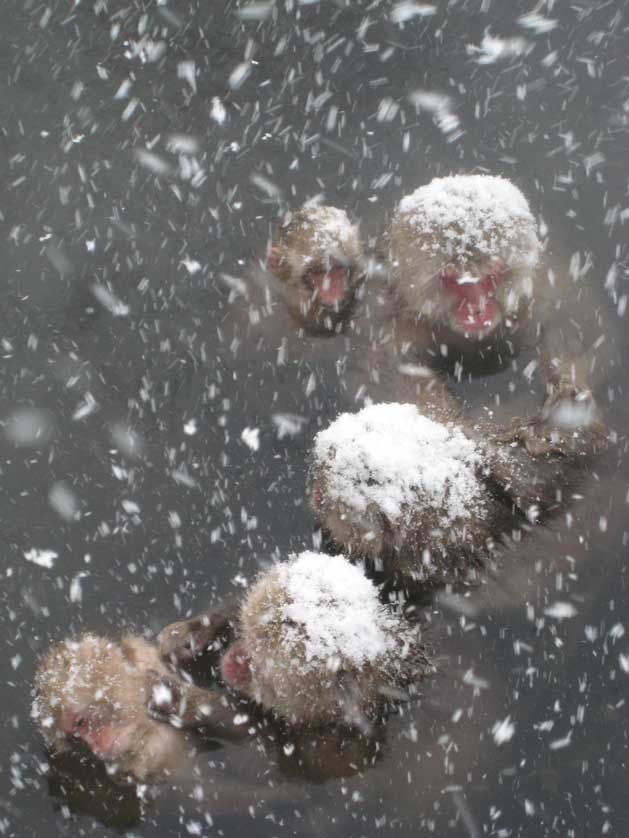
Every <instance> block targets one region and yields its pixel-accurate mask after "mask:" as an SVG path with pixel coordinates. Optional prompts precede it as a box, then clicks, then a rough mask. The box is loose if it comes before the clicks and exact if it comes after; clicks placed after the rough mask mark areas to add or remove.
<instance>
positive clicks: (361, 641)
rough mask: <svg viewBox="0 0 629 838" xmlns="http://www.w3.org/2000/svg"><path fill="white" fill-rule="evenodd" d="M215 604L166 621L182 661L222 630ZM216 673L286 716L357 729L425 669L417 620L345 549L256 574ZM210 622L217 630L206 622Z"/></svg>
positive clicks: (165, 640)
mask: <svg viewBox="0 0 629 838" xmlns="http://www.w3.org/2000/svg"><path fill="white" fill-rule="evenodd" d="M229 620H230V618H229V617H225V616H223V617H220V618H218V617H217V615H216V612H210V613H209V614H208V615H207V617H206V618H204V617H203V616H201V617H197V618H194V619H192V620H189V621H186V622H180V623H175V624H173V625H171V626H167V627H166V628H165V629H164V630H163V632H162V634H161V647H160V648H161V652H162V654H163V656H164V658H165V660H168V661H170V662H174V663H176V664H180V663H187V662H189V660H190V658H191V650H193V652H194V654H201V653H202V652H203V650H204V648H205V647H206V646H207V644H208V643H212V642H213V640H214V639H215V637H216V634H217V632H222V631H223V630H224V627H225V624H226V623H227V622H229ZM231 623H232V626H233V633H234V635H233V639H232V641H231V642H230V644H229V645H228V647H227V649H226V651H224V653H223V654H222V657H221V662H220V669H221V675H222V679H223V681H224V682H225V683H226V684H227V685H228V686H229V687H231V688H232V689H233V690H235V691H236V692H237V693H239V694H241V695H243V696H245V697H247V698H248V699H250V700H251V701H254V702H256V703H257V704H259V705H261V707H262V708H264V710H266V711H268V712H270V713H271V714H272V715H273V716H274V717H276V718H278V719H281V720H284V721H286V722H288V723H289V724H291V725H310V726H321V725H330V724H340V725H348V726H354V727H357V728H359V729H364V728H365V726H368V725H369V722H370V721H371V720H373V718H374V717H375V716H376V715H377V713H378V711H379V710H380V709H381V708H382V706H383V704H384V703H385V702H386V701H387V700H391V699H395V698H401V697H403V695H404V693H403V690H404V688H407V687H412V685H413V684H414V683H415V682H416V681H418V680H419V679H420V678H421V677H422V676H424V675H425V674H426V673H427V672H429V671H430V670H431V666H430V663H429V660H428V658H427V655H426V651H425V648H424V646H423V645H422V643H421V634H420V631H419V627H418V626H417V625H412V624H409V623H407V622H405V621H404V620H403V619H402V618H401V617H400V616H399V615H398V614H397V613H396V612H394V611H393V610H392V609H391V608H390V607H389V606H384V605H382V604H381V603H380V601H379V599H378V589H377V588H376V587H375V586H374V585H373V584H372V583H371V582H370V581H369V580H368V579H367V578H366V577H365V576H364V574H363V573H362V571H361V570H360V569H359V568H357V567H355V566H353V565H351V564H350V563H349V562H348V561H347V559H345V558H344V557H343V556H328V555H326V554H324V553H314V552H308V551H306V552H304V553H301V554H299V555H298V556H295V557H293V558H292V559H291V560H290V561H288V562H285V563H281V564H277V565H275V566H274V567H272V568H271V569H270V570H268V571H267V572H265V573H263V574H262V575H261V576H260V577H259V579H258V580H257V582H256V583H255V584H254V585H253V586H252V588H251V589H250V591H249V592H248V594H247V596H246V597H245V600H244V602H243V603H242V606H241V608H240V610H239V611H238V613H237V615H236V616H235V617H234V618H232V620H231ZM212 626H214V627H215V631H212Z"/></svg>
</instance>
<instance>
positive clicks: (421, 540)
mask: <svg viewBox="0 0 629 838" xmlns="http://www.w3.org/2000/svg"><path fill="white" fill-rule="evenodd" d="M348 423H349V426H348V427H349V430H343V428H344V426H346V425H348ZM413 423H414V424H413ZM422 423H423V424H422ZM415 425H417V427H416V428H415V427H414V426H415ZM365 434H371V436H366V437H365ZM407 437H408V439H407ZM605 444H606V433H605V431H604V429H602V428H601V427H599V426H595V427H592V428H587V429H579V430H574V431H565V430H564V431H562V430H560V429H558V428H554V427H552V426H550V425H547V424H545V423H543V422H542V421H541V420H539V419H537V420H532V421H531V422H518V423H515V424H514V427H513V428H512V429H509V430H508V431H506V432H498V431H496V430H495V429H494V428H493V427H489V426H487V424H485V425H482V426H481V425H474V424H473V423H471V422H469V421H464V420H462V419H460V418H459V419H458V420H456V421H455V422H452V421H451V420H450V419H449V418H448V417H447V416H446V417H441V418H439V417H438V414H437V413H435V412H433V414H432V418H429V417H424V416H421V415H420V414H419V413H417V410H416V407H415V406H413V405H401V404H398V405H395V404H385V405H374V406H372V407H371V408H366V409H364V410H363V411H361V412H359V413H358V414H354V415H347V416H341V417H339V418H338V419H337V420H336V421H335V422H334V423H333V424H332V425H331V426H330V428H329V429H328V430H327V431H324V432H321V433H320V434H318V436H317V438H316V441H315V448H314V453H313V459H314V464H313V477H312V493H311V496H312V501H313V507H314V511H315V514H316V515H317V517H318V519H319V521H320V522H321V525H322V527H323V529H324V531H325V532H326V533H327V534H328V536H329V537H330V538H331V539H332V541H333V542H334V543H335V544H336V545H337V546H338V547H339V548H340V549H342V550H344V551H345V552H349V553H350V554H351V555H352V556H355V557H357V558H362V559H367V560H368V561H369V563H370V564H371V565H372V566H374V567H375V568H376V569H377V570H381V571H385V573H386V574H387V575H388V576H390V577H393V578H394V579H396V580H397V581H398V582H401V583H402V584H410V585H413V586H414V585H425V584H435V583H436V584H441V583H443V582H453V581H456V580H460V581H465V580H466V579H468V578H469V577H470V574H473V573H474V571H475V570H476V569H479V568H482V567H483V566H484V565H485V564H486V563H487V562H488V561H489V560H490V558H491V557H492V556H493V555H494V553H495V551H496V550H497V549H498V548H499V547H500V545H501V543H502V542H504V541H506V540H509V539H515V540H518V539H519V538H520V535H521V533H522V531H523V530H526V529H527V528H531V527H533V526H534V525H535V524H537V523H538V522H539V521H540V520H542V519H543V518H544V517H546V516H548V515H550V514H552V513H553V512H555V511H556V510H557V509H559V508H560V507H561V505H562V501H563V499H564V498H565V492H566V490H567V489H569V488H570V487H572V486H574V485H575V483H576V482H577V481H578V480H579V478H580V476H581V474H582V472H583V471H584V470H585V468H586V467H587V466H589V465H591V464H592V462H593V461H594V460H595V459H596V458H597V457H598V456H599V455H600V454H601V453H602V451H603V450H604V448H605ZM444 446H447V447H444ZM389 450H391V454H390V456H388V455H387V452H388V451H389ZM448 452H450V453H448ZM395 499H397V500H396V502H395V503H393V505H392V500H395Z"/></svg>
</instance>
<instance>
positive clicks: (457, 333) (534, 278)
mask: <svg viewBox="0 0 629 838" xmlns="http://www.w3.org/2000/svg"><path fill="white" fill-rule="evenodd" d="M387 244H388V251H389V263H390V289H391V293H392V306H393V312H394V314H393V318H394V320H395V324H396V325H395V332H396V334H395V351H396V353H397V354H399V355H401V356H402V357H404V358H406V359H407V360H413V359H414V360H422V361H424V362H428V363H430V365H432V366H439V367H443V366H444V365H445V366H446V367H447V368H448V369H449V370H450V371H451V372H452V371H454V373H455V375H456V377H458V378H459V379H460V378H461V377H462V376H463V374H465V375H468V374H469V373H470V372H471V373H480V374H486V373H491V372H495V371H497V370H500V369H504V368H505V367H507V366H508V365H513V364H514V363H515V359H516V357H517V356H518V355H519V354H520V353H521V352H522V351H523V350H525V349H526V350H528V351H529V352H532V360H531V365H532V366H530V369H531V370H533V369H534V368H536V367H537V366H539V367H540V369H541V371H542V376H543V378H544V384H545V386H546V393H545V395H544V398H545V400H546V408H545V409H546V413H547V414H550V413H551V412H552V410H553V408H554V407H555V406H556V405H557V406H561V408H563V405H564V402H565V400H566V399H567V400H568V401H569V402H570V412H571V413H572V414H576V413H578V414H579V420H578V421H579V422H580V423H582V424H585V423H586V422H587V421H593V420H594V412H595V408H594V405H593V401H592V394H591V391H590V368H591V367H592V366H593V365H594V363H595V361H596V357H595V353H596V351H597V350H598V349H599V346H598V345H597V341H596V340H594V334H590V335H589V336H588V339H591V344H590V343H589V342H588V344H585V342H584V341H585V338H584V335H583V333H582V328H583V324H581V323H577V322H576V321H575V317H576V319H579V320H580V319H588V318H590V319H591V312H592V309H593V308H594V305H593V303H592V302H590V304H589V305H587V306H583V304H581V307H580V309H579V314H577V312H576V310H575V306H574V305H571V302H570V301H571V299H572V301H573V302H574V303H575V304H577V303H578V300H577V294H576V293H575V290H574V286H575V283H574V282H570V281H569V280H568V279H567V276H566V274H567V272H566V271H565V270H559V269H555V270H553V268H552V267H551V265H550V264H549V262H548V260H547V258H546V257H545V254H544V253H543V245H542V242H541V240H540V238H539V234H538V225H537V223H536V221H535V219H534V217H533V214H532V212H531V209H530V207H529V204H528V202H527V200H526V198H525V196H524V195H523V193H522V192H521V191H520V190H519V189H518V188H517V187H516V186H515V185H514V184H512V183H511V182H510V181H508V180H507V179H506V178H502V177H495V176H490V175H455V176H452V177H441V178H435V179H433V180H432V181H431V182H430V183H429V184H427V185H425V186H422V187H420V188H419V189H417V190H416V191H415V192H413V193H412V194H410V195H408V196H406V197H405V198H403V199H402V200H401V201H400V203H399V204H398V206H397V208H396V211H395V213H394V215H393V219H392V221H391V224H390V227H389V230H388V233H387ZM570 286H572V287H570ZM594 328H595V329H596V330H598V331H600V326H599V324H598V323H597V324H594ZM603 331H605V330H603ZM597 337H598V336H597ZM586 349H587V350H588V353H589V354H586ZM523 366H524V365H523ZM520 389H521V388H520ZM535 409H537V406H536V408H535ZM514 412H521V411H520V410H518V411H511V415H513V413H514ZM560 412H561V410H560ZM563 413H565V410H563ZM557 418H558V419H559V420H561V416H560V415H558V416H557ZM572 421H574V420H572Z"/></svg>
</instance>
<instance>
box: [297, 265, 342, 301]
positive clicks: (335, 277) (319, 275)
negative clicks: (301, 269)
mask: <svg viewBox="0 0 629 838" xmlns="http://www.w3.org/2000/svg"><path fill="white" fill-rule="evenodd" d="M350 276H351V271H350V268H348V267H347V266H346V265H334V266H333V267H331V268H330V269H329V270H327V271H326V270H318V269H312V270H309V271H307V273H306V274H305V276H304V284H305V285H306V288H308V289H309V290H310V291H311V292H312V294H313V296H314V297H315V298H316V300H317V302H318V303H319V305H321V306H325V307H326V308H330V309H334V310H338V309H339V308H343V307H344V306H346V305H348V303H350V302H351V299H352V295H353V290H352V285H351V281H350Z"/></svg>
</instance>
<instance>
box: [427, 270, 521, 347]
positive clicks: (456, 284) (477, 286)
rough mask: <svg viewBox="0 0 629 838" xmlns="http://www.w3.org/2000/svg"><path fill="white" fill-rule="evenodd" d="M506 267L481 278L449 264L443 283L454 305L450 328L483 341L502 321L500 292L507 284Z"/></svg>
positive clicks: (452, 306)
mask: <svg viewBox="0 0 629 838" xmlns="http://www.w3.org/2000/svg"><path fill="white" fill-rule="evenodd" d="M505 273H506V265H504V263H502V262H501V263H500V264H499V265H498V266H497V268H496V270H495V271H493V272H490V273H487V274H484V275H481V276H475V275H473V274H469V273H466V272H462V271H460V270H459V269H458V268H457V267H456V266H455V265H453V264H448V265H446V267H445V268H444V269H443V270H442V272H441V283H442V287H443V290H444V291H445V293H446V295H447V297H448V299H449V301H450V315H449V320H450V325H451V327H452V328H453V329H454V331H456V332H458V333H459V334H465V335H471V336H472V335H473V336H474V337H476V338H483V337H485V336H486V335H488V334H490V333H491V332H492V331H493V330H494V329H495V328H496V327H497V326H498V325H499V324H500V322H501V321H502V314H501V309H500V306H499V304H498V302H497V300H496V298H495V294H496V289H497V287H498V286H499V284H500V283H501V282H502V281H503V279H504V276H505Z"/></svg>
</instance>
